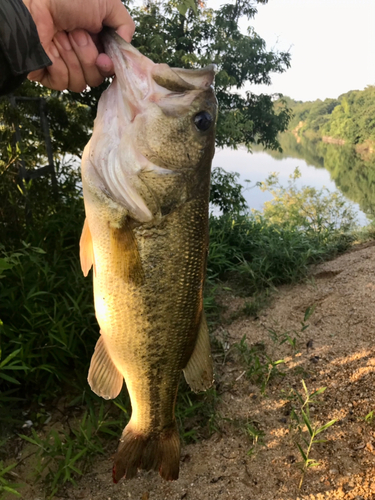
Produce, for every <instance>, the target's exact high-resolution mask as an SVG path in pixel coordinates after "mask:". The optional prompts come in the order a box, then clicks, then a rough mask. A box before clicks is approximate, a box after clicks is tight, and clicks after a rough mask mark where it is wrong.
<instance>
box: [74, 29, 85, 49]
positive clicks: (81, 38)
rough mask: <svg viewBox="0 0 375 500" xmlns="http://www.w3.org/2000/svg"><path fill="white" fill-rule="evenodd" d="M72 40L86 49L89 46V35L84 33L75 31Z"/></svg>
mask: <svg viewBox="0 0 375 500" xmlns="http://www.w3.org/2000/svg"><path fill="white" fill-rule="evenodd" d="M72 38H73V40H74V41H75V43H76V44H77V45H79V46H80V47H85V46H86V45H87V44H88V38H87V34H86V33H85V32H84V31H73V32H72Z"/></svg>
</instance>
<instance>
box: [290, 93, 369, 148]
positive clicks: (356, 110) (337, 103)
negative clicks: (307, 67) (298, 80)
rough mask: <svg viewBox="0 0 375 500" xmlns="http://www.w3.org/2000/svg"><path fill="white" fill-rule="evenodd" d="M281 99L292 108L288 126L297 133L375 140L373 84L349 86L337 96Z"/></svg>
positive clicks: (353, 141)
mask: <svg viewBox="0 0 375 500" xmlns="http://www.w3.org/2000/svg"><path fill="white" fill-rule="evenodd" d="M284 100H285V101H286V102H287V104H288V106H289V107H290V108H291V109H292V111H293V117H292V119H291V120H290V122H289V130H295V131H296V133H298V135H300V136H305V137H307V138H309V139H320V138H322V137H323V136H328V137H332V138H334V139H343V140H344V141H345V142H347V143H350V144H362V143H364V142H366V141H371V142H373V141H375V86H368V87H366V88H365V90H351V91H350V92H347V93H346V94H342V95H340V96H339V97H338V98H337V99H325V100H324V101H321V100H320V99H318V100H316V101H313V102H311V101H310V102H301V101H294V100H293V99H290V98H284Z"/></svg>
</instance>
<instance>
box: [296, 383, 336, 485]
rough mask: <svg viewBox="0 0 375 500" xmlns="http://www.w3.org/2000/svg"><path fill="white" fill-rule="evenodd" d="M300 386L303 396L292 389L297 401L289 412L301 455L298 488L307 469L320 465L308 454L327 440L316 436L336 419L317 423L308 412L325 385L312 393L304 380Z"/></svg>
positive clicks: (324, 388)
mask: <svg viewBox="0 0 375 500" xmlns="http://www.w3.org/2000/svg"><path fill="white" fill-rule="evenodd" d="M302 387H303V391H304V396H302V395H301V394H300V393H299V392H298V391H296V390H294V398H293V399H295V400H296V401H297V405H294V406H293V409H292V413H291V416H292V419H293V421H294V426H295V428H296V430H297V440H296V446H297V448H298V451H299V453H300V456H301V461H300V462H299V463H298V466H299V467H300V469H301V479H300V482H299V488H300V489H301V487H302V484H303V480H304V478H305V474H306V473H307V471H308V470H309V469H311V468H313V467H317V466H319V465H320V464H319V462H318V461H317V460H316V459H314V458H311V455H310V454H311V452H312V451H313V448H315V445H317V444H321V443H325V442H327V441H326V439H322V438H318V439H317V436H318V435H319V434H322V433H323V432H325V431H326V430H327V429H329V427H331V426H332V425H334V424H335V422H336V420H330V421H329V422H327V423H326V424H323V425H319V424H318V423H317V422H315V421H314V420H313V419H312V417H311V414H310V404H312V403H313V404H315V405H316V404H319V400H318V396H320V395H322V394H323V393H324V391H325V390H326V387H322V388H320V389H318V390H316V391H314V392H312V393H309V391H308V389H307V386H306V383H305V381H304V380H302Z"/></svg>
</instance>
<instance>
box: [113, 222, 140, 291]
mask: <svg viewBox="0 0 375 500" xmlns="http://www.w3.org/2000/svg"><path fill="white" fill-rule="evenodd" d="M110 249H111V256H112V266H113V273H114V274H116V275H117V276H120V277H122V278H123V279H124V280H125V282H127V283H133V284H134V285H136V286H140V285H141V284H142V283H143V281H144V273H143V268H142V262H141V257H140V255H139V250H138V246H137V241H136V239H135V236H134V233H133V230H132V229H131V227H130V225H129V223H128V222H127V221H124V223H123V225H122V226H121V227H120V228H115V227H111V232H110Z"/></svg>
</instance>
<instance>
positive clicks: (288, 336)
mask: <svg viewBox="0 0 375 500" xmlns="http://www.w3.org/2000/svg"><path fill="white" fill-rule="evenodd" d="M314 311H315V305H313V306H311V307H310V306H309V307H308V308H307V309H306V311H305V314H304V317H303V320H302V321H301V328H300V330H299V331H298V330H291V331H283V332H278V331H277V330H276V326H275V327H274V328H268V333H269V335H270V337H271V339H272V340H273V342H274V343H275V344H279V345H283V344H285V343H288V344H289V345H290V347H291V349H292V353H293V354H296V353H297V352H298V339H299V338H300V337H301V334H302V333H303V332H304V331H305V330H307V328H309V326H310V325H309V324H308V323H306V321H308V320H309V318H310V317H311V316H312V315H313V313H314Z"/></svg>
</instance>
